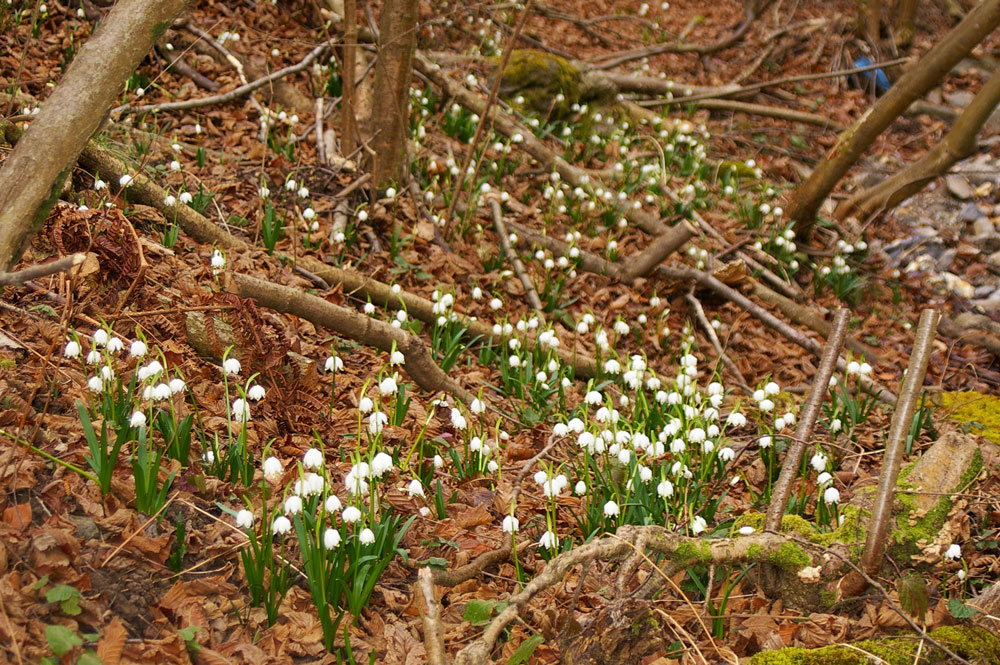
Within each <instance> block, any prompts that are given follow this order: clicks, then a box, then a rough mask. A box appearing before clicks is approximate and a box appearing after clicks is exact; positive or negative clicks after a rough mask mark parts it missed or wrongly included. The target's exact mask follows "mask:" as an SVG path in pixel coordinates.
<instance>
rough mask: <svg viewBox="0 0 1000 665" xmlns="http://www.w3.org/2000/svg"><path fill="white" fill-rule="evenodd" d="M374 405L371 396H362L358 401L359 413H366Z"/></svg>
mask: <svg viewBox="0 0 1000 665" xmlns="http://www.w3.org/2000/svg"><path fill="white" fill-rule="evenodd" d="M374 406H375V403H374V402H372V400H371V398H370V397H368V396H367V395H366V396H365V397H362V398H361V399H360V400H359V401H358V411H360V412H361V413H368V412H369V411H371V410H372V408H373V407H374Z"/></svg>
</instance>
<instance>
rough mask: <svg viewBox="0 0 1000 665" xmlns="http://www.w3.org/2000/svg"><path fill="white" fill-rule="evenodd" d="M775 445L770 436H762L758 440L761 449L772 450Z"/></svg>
mask: <svg viewBox="0 0 1000 665" xmlns="http://www.w3.org/2000/svg"><path fill="white" fill-rule="evenodd" d="M772 443H773V439H772V438H771V437H770V436H762V437H760V438H759V439H757V445H758V446H760V447H761V448H770V447H771V444H772Z"/></svg>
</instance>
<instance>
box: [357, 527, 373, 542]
mask: <svg viewBox="0 0 1000 665" xmlns="http://www.w3.org/2000/svg"><path fill="white" fill-rule="evenodd" d="M358 540H359V541H361V544H362V545H371V544H372V543H374V542H375V532H374V531H372V530H371V529H369V528H367V527H365V528H364V529H362V530H361V533H359V534H358Z"/></svg>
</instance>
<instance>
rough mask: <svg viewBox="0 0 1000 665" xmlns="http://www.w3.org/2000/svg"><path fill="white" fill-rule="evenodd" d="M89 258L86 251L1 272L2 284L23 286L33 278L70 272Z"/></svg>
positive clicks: (0, 279)
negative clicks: (12, 270) (15, 270)
mask: <svg viewBox="0 0 1000 665" xmlns="http://www.w3.org/2000/svg"><path fill="white" fill-rule="evenodd" d="M86 259H87V255H86V254H84V253H82V252H81V253H77V254H70V255H69V256H64V257H63V258H61V259H57V260H55V261H49V262H48V263H42V264H39V265H35V266H30V267H28V268H25V269H24V270H18V271H17V272H0V286H22V285H24V283H25V282H30V281H31V280H33V279H40V278H42V277H48V276H49V275H54V274H56V273H58V272H68V271H70V270H72V269H73V268H75V267H76V266H78V265H81V264H82V263H83V262H84V261H85V260H86Z"/></svg>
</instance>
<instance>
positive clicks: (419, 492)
mask: <svg viewBox="0 0 1000 665" xmlns="http://www.w3.org/2000/svg"><path fill="white" fill-rule="evenodd" d="M406 493H407V494H409V495H410V496H423V495H424V486H423V485H422V484H421V482H420V479H419V478H414V479H413V480H411V481H410V484H409V485H407V487H406Z"/></svg>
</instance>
